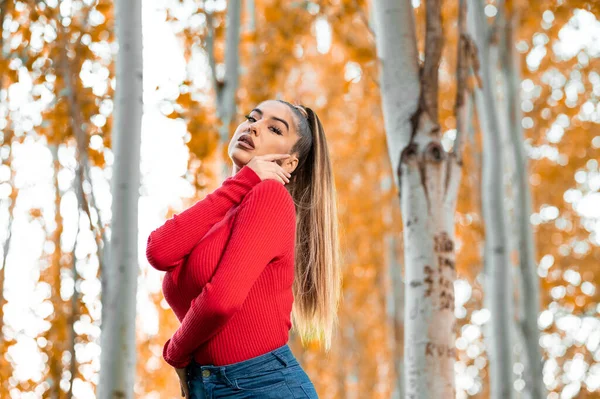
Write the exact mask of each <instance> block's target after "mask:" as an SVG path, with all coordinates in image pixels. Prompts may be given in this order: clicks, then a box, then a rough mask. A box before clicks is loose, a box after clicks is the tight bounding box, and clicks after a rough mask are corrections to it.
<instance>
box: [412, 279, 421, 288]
mask: <svg viewBox="0 0 600 399" xmlns="http://www.w3.org/2000/svg"><path fill="white" fill-rule="evenodd" d="M420 285H423V283H422V282H420V281H417V280H413V281H411V282H410V286H411V287H413V288H415V287H418V286H420Z"/></svg>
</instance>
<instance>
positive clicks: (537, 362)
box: [500, 13, 547, 399]
mask: <svg viewBox="0 0 600 399" xmlns="http://www.w3.org/2000/svg"><path fill="white" fill-rule="evenodd" d="M517 20H518V16H517V14H515V13H513V14H512V15H511V18H505V19H504V20H503V21H505V22H506V25H505V26H504V29H503V36H504V40H502V43H503V46H502V48H501V57H500V60H501V65H502V69H501V70H502V73H503V77H504V83H505V84H504V87H505V88H506V105H507V107H508V109H507V111H508V131H509V133H510V137H511V144H512V146H511V147H510V148H508V150H509V151H512V152H513V155H514V159H515V163H514V165H515V175H516V176H515V181H516V185H517V187H516V201H515V219H516V224H517V242H518V245H517V247H518V251H519V272H520V279H519V281H520V295H519V312H518V313H519V320H518V328H519V329H520V331H521V337H522V340H523V348H524V352H525V365H526V367H525V370H524V373H525V391H526V395H527V397H529V398H533V399H541V398H545V397H546V395H547V392H546V387H545V386H544V380H543V374H542V367H543V364H542V354H541V350H540V345H539V340H540V333H539V329H538V324H537V321H538V317H539V311H540V309H539V303H540V299H539V279H538V275H537V265H536V261H535V258H536V256H535V244H534V236H533V231H532V228H531V223H530V221H529V220H530V218H529V216H530V215H531V213H532V206H531V192H530V188H529V181H528V177H529V173H528V165H527V164H528V162H527V156H526V155H525V149H524V145H523V143H524V137H523V136H524V135H523V129H522V127H521V119H522V117H521V98H520V95H519V86H520V81H521V79H520V77H519V72H518V71H519V70H520V69H519V63H518V61H519V57H518V56H515V45H514V27H515V25H516V21H517Z"/></svg>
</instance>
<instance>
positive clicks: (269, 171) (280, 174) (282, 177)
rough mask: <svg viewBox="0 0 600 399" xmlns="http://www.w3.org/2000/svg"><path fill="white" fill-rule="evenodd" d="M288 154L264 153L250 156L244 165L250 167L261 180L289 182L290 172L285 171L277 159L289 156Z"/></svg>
mask: <svg viewBox="0 0 600 399" xmlns="http://www.w3.org/2000/svg"><path fill="white" fill-rule="evenodd" d="M290 156H291V155H290V154H266V155H257V156H255V157H254V158H252V159H251V160H250V161H249V162H248V163H247V164H246V166H248V167H249V168H251V169H252V170H253V171H254V172H255V173H256V174H257V175H258V176H259V177H260V179H261V180H265V179H273V180H278V181H280V182H281V183H283V184H286V183H289V182H290V179H289V178H290V177H291V176H292V175H291V174H290V173H288V172H286V171H285V170H284V169H283V168H282V167H281V166H280V165H279V164H278V163H277V161H278V160H280V159H284V158H288V157H290Z"/></svg>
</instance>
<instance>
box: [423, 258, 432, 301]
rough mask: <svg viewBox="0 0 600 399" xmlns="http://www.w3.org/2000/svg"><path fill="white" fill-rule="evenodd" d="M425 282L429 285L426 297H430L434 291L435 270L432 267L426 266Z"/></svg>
mask: <svg viewBox="0 0 600 399" xmlns="http://www.w3.org/2000/svg"><path fill="white" fill-rule="evenodd" d="M423 281H424V282H425V284H426V285H427V288H426V290H425V297H428V296H430V295H431V292H432V291H433V268H432V267H431V266H427V265H425V278H424V279H423Z"/></svg>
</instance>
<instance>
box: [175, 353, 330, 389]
mask: <svg viewBox="0 0 600 399" xmlns="http://www.w3.org/2000/svg"><path fill="white" fill-rule="evenodd" d="M186 370H187V377H188V386H189V389H190V399H213V398H214V399H216V398H248V399H251V398H260V399H269V398H271V399H301V398H302V399H306V398H308V399H318V398H319V397H318V396H317V391H316V390H315V387H314V385H313V383H312V382H311V380H310V379H309V377H308V375H307V374H306V372H305V371H304V370H303V369H302V367H301V366H300V363H298V361H297V360H296V358H295V357H294V354H293V353H292V351H291V349H290V347H289V346H288V344H285V345H283V346H281V347H279V348H277V349H274V350H272V351H271V352H267V353H265V354H263V355H260V356H256V357H253V358H250V359H247V360H244V361H241V362H238V363H233V364H228V365H225V366H212V365H206V366H202V365H200V364H198V363H196V362H195V361H193V360H192V363H191V364H190V365H188V366H187V367H186Z"/></svg>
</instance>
